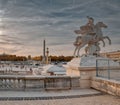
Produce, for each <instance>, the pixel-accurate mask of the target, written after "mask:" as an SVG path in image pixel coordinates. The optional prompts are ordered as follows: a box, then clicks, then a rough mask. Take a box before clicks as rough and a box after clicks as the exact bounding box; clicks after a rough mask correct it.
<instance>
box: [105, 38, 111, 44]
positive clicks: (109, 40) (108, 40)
mask: <svg viewBox="0 0 120 105" xmlns="http://www.w3.org/2000/svg"><path fill="white" fill-rule="evenodd" d="M105 38H106V39H108V41H109V45H111V39H110V38H109V37H108V36H105Z"/></svg>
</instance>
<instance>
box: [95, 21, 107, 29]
mask: <svg viewBox="0 0 120 105" xmlns="http://www.w3.org/2000/svg"><path fill="white" fill-rule="evenodd" d="M96 25H98V26H99V27H101V28H107V25H106V24H104V23H103V22H98V23H97V24H96Z"/></svg>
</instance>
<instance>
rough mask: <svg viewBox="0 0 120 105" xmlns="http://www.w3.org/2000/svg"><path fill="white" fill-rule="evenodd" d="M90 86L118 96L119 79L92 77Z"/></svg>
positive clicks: (119, 88)
mask: <svg viewBox="0 0 120 105" xmlns="http://www.w3.org/2000/svg"><path fill="white" fill-rule="evenodd" d="M91 87H92V88H95V89H97V90H100V91H103V92H105V93H109V94H112V95H116V96H120V81H116V80H108V79H105V78H101V77H92V79H91Z"/></svg>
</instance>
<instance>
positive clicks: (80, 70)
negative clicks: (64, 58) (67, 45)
mask: <svg viewBox="0 0 120 105" xmlns="http://www.w3.org/2000/svg"><path fill="white" fill-rule="evenodd" d="M96 59H105V60H106V59H107V60H110V62H111V63H112V64H115V62H114V61H112V60H111V59H108V58H103V57H95V56H91V55H89V56H83V57H81V58H73V59H72V60H71V61H70V62H68V64H67V65H66V66H65V68H66V70H67V72H66V74H67V75H68V76H80V87H81V88H90V80H91V77H94V76H96ZM100 65H102V67H104V66H105V65H107V64H105V63H104V62H100ZM115 65H116V64H115Z"/></svg>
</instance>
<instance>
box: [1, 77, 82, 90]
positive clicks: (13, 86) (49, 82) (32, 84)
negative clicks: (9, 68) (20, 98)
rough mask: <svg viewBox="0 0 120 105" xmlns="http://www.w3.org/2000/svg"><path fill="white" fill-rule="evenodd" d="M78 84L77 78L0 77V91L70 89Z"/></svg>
mask: <svg viewBox="0 0 120 105" xmlns="http://www.w3.org/2000/svg"><path fill="white" fill-rule="evenodd" d="M79 84H80V83H79V77H70V76H49V77H45V76H30V75H29V76H20V75H0V90H50V89H53V90H54V89H71V88H77V87H80V86H79Z"/></svg>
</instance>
